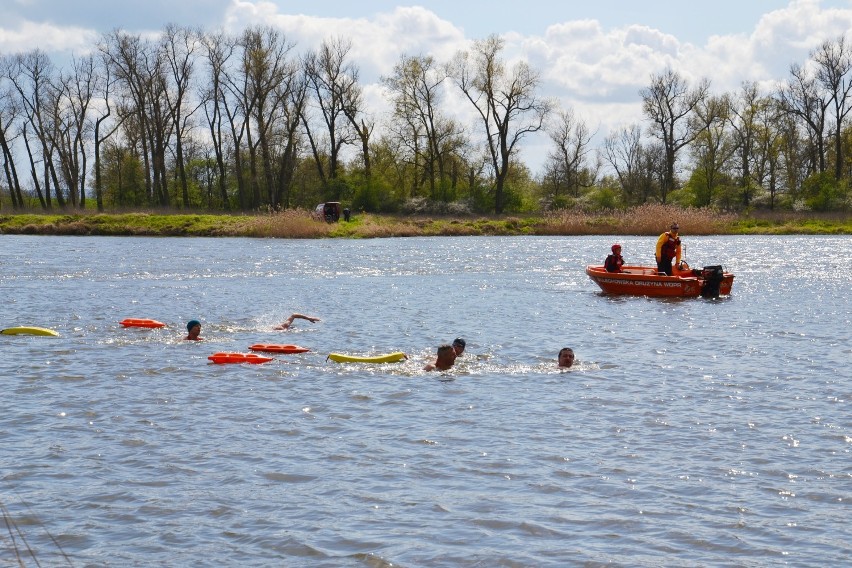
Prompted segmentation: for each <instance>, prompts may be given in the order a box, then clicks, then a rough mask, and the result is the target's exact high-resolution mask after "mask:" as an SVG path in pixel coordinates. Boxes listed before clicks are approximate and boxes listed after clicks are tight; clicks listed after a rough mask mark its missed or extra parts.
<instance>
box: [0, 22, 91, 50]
mask: <svg viewBox="0 0 852 568" xmlns="http://www.w3.org/2000/svg"><path fill="white" fill-rule="evenodd" d="M98 35H99V34H98V33H97V32H96V31H94V30H90V29H85V28H79V27H63V26H56V25H53V24H47V23H35V22H27V21H23V22H21V23H20V24H19V25H18V27H17V28H15V29H10V28H4V27H0V53H3V54H9V53H18V52H26V51H32V50H34V49H36V48H38V49H41V50H42V51H44V52H47V53H62V54H71V53H73V54H76V55H81V54H84V53H88V52H90V51H92V49H94V47H95V42H97V38H98Z"/></svg>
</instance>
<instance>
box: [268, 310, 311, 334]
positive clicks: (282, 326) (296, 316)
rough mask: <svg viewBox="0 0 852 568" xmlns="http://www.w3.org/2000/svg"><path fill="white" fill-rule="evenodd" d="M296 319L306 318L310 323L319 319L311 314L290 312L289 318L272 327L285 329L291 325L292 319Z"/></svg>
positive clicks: (280, 329)
mask: <svg viewBox="0 0 852 568" xmlns="http://www.w3.org/2000/svg"><path fill="white" fill-rule="evenodd" d="M297 319H303V320H308V321H309V322H311V323H316V322H318V321H320V319H319V318H315V317H313V316H306V315H302V314H291V315H290V317H289V318H287V319H286V320H284V323H282V324H281V325H276V326H275V327H274V328H272V329H277V330H279V331H283V330H285V329H290V326H291V325H293V320H297Z"/></svg>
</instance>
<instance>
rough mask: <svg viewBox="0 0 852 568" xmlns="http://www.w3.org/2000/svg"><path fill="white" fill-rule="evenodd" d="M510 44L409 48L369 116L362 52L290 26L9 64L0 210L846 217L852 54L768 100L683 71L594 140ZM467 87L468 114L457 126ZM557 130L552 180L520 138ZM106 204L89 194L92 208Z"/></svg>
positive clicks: (4, 83)
mask: <svg viewBox="0 0 852 568" xmlns="http://www.w3.org/2000/svg"><path fill="white" fill-rule="evenodd" d="M504 48H505V44H504V42H503V40H502V39H500V38H499V37H498V36H496V35H492V36H490V37H488V38H485V39H482V40H479V41H476V42H474V43H473V46H472V47H471V48H470V49H469V50H467V51H460V52H458V53H457V54H455V56H453V57H452V58H450V60H448V61H438V60H436V59H435V58H434V57H433V56H431V55H424V54H418V55H409V54H403V55H401V56H400V58H399V60H398V62H397V63H396V65H395V66H394V68H393V71H392V72H391V73H390V74H389V75H388V76H386V77H382V78H381V86H382V89H383V95H384V96H385V97H386V100H387V102H388V103H389V105H388V106H389V108H390V109H391V110H390V112H389V114H388V116H385V117H381V118H377V117H376V114H375V113H374V112H373V109H370V108H368V107H367V102H366V97H365V92H364V85H363V84H362V83H361V81H360V77H359V71H360V70H359V67H358V66H357V64H356V63H355V62H354V61H353V60H352V56H351V50H352V42H351V40H349V39H346V38H344V37H329V38H327V39H326V40H324V41H323V42H322V44H321V45H320V46H319V47H318V48H317V49H314V50H308V51H306V52H298V51H297V50H296V45H295V44H294V43H293V42H290V41H289V40H288V39H287V38H286V36H285V35H284V34H283V33H282V32H281V31H279V30H276V29H274V28H272V27H266V26H255V27H249V28H247V29H245V30H244V31H242V32H241V33H239V34H225V33H222V32H212V33H211V32H204V31H202V30H199V29H195V28H190V27H181V26H176V25H167V26H166V27H165V28H164V29H163V31H162V33H161V34H160V35H159V37H158V38H157V39H149V38H147V37H143V36H142V35H140V34H133V33H129V32H126V31H123V30H114V31H112V32H110V33H107V34H104V35H103V36H102V37H101V38H100V39H99V41H98V42H97V45H95V46H94V47H93V49H92V51H91V53H90V54H88V55H85V56H82V57H74V58H72V59H71V61H70V63H69V64H68V65H66V66H65V67H63V68H58V67H57V66H55V65H54V63H53V62H52V61H51V59H50V57H49V56H48V55H47V54H45V53H44V52H42V51H40V50H34V51H30V52H26V53H17V54H10V55H0V151H2V161H3V171H2V172H0V207H4V206H11V207H12V209H14V210H25V209H38V208H41V209H43V210H51V209H53V208H60V209H65V208H74V209H85V208H93V207H94V208H96V209H97V210H98V211H104V210H109V209H132V208H152V207H155V208H156V207H161V208H173V209H201V210H224V211H257V210H280V209H289V208H295V207H301V208H310V207H312V206H313V205H314V204H316V203H318V202H323V201H342V202H344V203H346V204H347V205H349V206H350V207H352V209H353V210H356V211H357V210H364V211H376V212H397V211H418V210H423V211H430V212H465V211H469V212H474V211H476V212H494V213H498V214H499V213H504V212H519V211H540V210H548V209H560V208H566V207H574V208H583V209H588V210H600V209H616V208H622V207H629V206H635V205H641V204H645V203H663V204H665V203H674V204H680V205H686V206H699V207H704V206H712V207H717V208H720V209H725V210H732V211H735V210H742V209H750V208H754V207H762V208H769V209H774V208H787V209H811V210H848V208H849V205H850V194H849V191H848V185H849V180H850V178H852V161H850V158H849V156H850V145H852V131H851V130H850V128H849V127H848V124H847V115H848V113H849V111H850V108H852V106H850V89H852V80H850V70H852V48H850V45H849V43H848V41H847V39H846V38H845V37H838V38H835V39H830V40H826V41H824V42H823V43H822V44H821V45H820V46H819V47H818V48H816V49H814V50H813V51H812V52H811V53H810V55H809V59H808V60H807V61H805V62H803V63H801V64H799V63H793V64H792V65H791V66H790V72H789V76H788V77H786V78H784V79H781V80H779V81H778V82H777V85H776V86H775V87H774V88H772V89H771V90H769V91H766V92H764V91H762V90H761V88H760V87H759V86H758V84H757V83H754V82H746V83H743V85H742V86H741V88H740V89H739V90H738V91H736V92H732V93H721V94H718V93H714V92H713V91H712V90H711V85H710V81H709V80H708V79H701V80H699V81H697V82H693V83H690V82H689V81H688V80H687V79H686V78H685V77H684V76H683V75H682V74H681V73H679V72H677V71H675V70H673V69H665V70H663V71H662V72H659V73H655V74H652V75H651V77H650V78H649V82H648V85H647V86H646V87H644V88H642V89H640V91H639V92H638V96H639V97H641V101H642V111H643V121H642V122H641V123H636V124H631V125H627V126H624V127H622V128H619V129H618V130H616V131H613V132H610V133H609V134H608V135H607V136H606V137H605V139H603V142H602V144H600V146H599V147H597V148H595V147H593V146H592V141H593V139H594V138H595V136H596V133H594V132H593V131H592V129H591V128H590V127H589V126H588V125H587V124H586V122H585V121H584V120H583V119H582V118H581V117H579V116H577V115H576V113H575V112H574V110H573V109H571V108H561V107H560V105H559V104H558V103H557V102H556V101H554V100H553V99H550V98H547V97H545V96H543V94H542V81H541V76H540V73H539V72H538V71H537V70H535V69H533V68H532V67H531V66H530V65H529V64H527V63H525V62H519V63H515V64H512V65H510V64H509V63H508V62H507V61H506V59H505V58H504ZM451 95H456V96H457V98H460V99H461V100H462V101H463V104H464V105H469V106H468V107H467V108H468V109H469V110H470V111H471V114H472V116H473V117H474V118H473V119H472V121H471V124H463V123H462V122H461V121H460V120H459V119H457V118H453V117H454V116H456V115H455V114H454V113H451V112H449V110H450V108H449V107H450V104H451V103H450V101H449V100H448V98H450V96H451ZM539 132H541V133H545V134H546V135H547V139H548V145H549V148H550V149H549V151H548V155H547V160H546V162H545V165H544V168H543V172H541V173H540V174H538V175H533V174H532V173H531V172H530V170H529V168H528V167H527V166H526V165H525V164H524V163H523V162H522V160H521V157H520V152H519V151H520V149H521V147H522V145H523V143H524V141H525V140H527V139H528V137H529V136H530V135H532V134H535V133H539ZM92 200H94V204H92V203H91V201H92Z"/></svg>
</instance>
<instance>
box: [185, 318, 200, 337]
mask: <svg viewBox="0 0 852 568" xmlns="http://www.w3.org/2000/svg"><path fill="white" fill-rule="evenodd" d="M186 331H188V332H189V333H188V335H187V336H186V337H184V339H187V340H189V341H203V338H201V337H198V336H199V334H201V322H199V321H198V320H192V321H190V322H189V323H187V324H186Z"/></svg>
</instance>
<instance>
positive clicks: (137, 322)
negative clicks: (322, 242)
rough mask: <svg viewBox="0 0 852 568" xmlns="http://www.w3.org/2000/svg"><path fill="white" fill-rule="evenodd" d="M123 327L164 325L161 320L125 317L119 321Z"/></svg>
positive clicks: (156, 326)
mask: <svg viewBox="0 0 852 568" xmlns="http://www.w3.org/2000/svg"><path fill="white" fill-rule="evenodd" d="M118 323H120V324H121V325H123V326H124V327H147V328H158V327H166V324H164V323H163V322H161V321H157V320H152V319H140V318H127V319H123V320H121V321H120V322H118Z"/></svg>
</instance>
